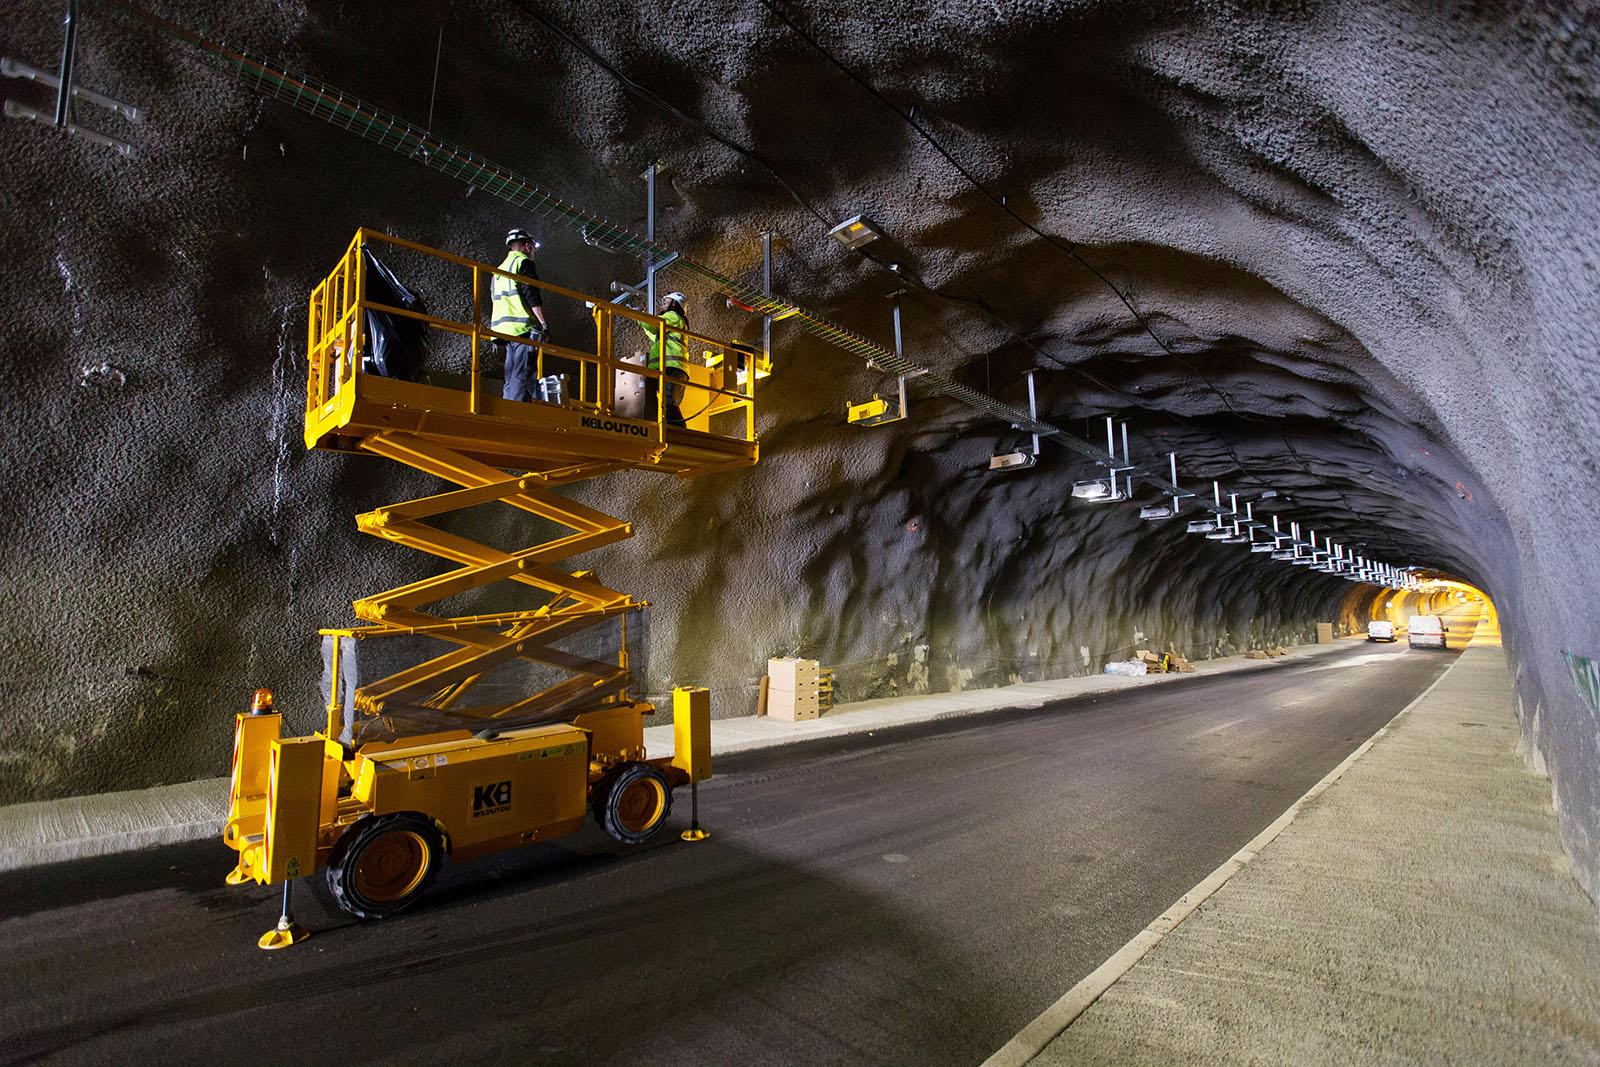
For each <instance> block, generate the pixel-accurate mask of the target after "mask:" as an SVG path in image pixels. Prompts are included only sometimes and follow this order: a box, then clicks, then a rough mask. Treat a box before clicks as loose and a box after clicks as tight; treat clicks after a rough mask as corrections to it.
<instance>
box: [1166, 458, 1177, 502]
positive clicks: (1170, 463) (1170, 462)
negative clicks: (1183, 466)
mask: <svg viewBox="0 0 1600 1067" xmlns="http://www.w3.org/2000/svg"><path fill="white" fill-rule="evenodd" d="M1167 464H1168V466H1169V468H1170V469H1171V472H1172V488H1173V489H1174V490H1176V489H1177V488H1178V454H1177V453H1176V452H1168V453H1167ZM1179 499H1180V498H1179V497H1178V494H1177V493H1176V492H1174V493H1173V494H1172V514H1173V515H1174V516H1176V515H1177V514H1178V503H1179Z"/></svg>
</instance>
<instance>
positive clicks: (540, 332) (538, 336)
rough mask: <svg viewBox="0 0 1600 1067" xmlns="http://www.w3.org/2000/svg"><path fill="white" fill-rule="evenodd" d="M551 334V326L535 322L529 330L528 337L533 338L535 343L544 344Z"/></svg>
mask: <svg viewBox="0 0 1600 1067" xmlns="http://www.w3.org/2000/svg"><path fill="white" fill-rule="evenodd" d="M549 336H550V327H548V326H546V325H544V324H543V323H539V322H536V323H534V324H533V328H532V329H530V330H529V331H528V337H529V338H530V339H532V340H533V342H534V343H535V344H542V343H543V342H544V341H545V340H546V339H547V338H549Z"/></svg>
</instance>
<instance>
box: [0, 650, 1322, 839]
mask: <svg viewBox="0 0 1600 1067" xmlns="http://www.w3.org/2000/svg"><path fill="white" fill-rule="evenodd" d="M1349 644H1350V642H1349V641H1348V640H1345V641H1340V642H1338V643H1336V644H1334V645H1331V646H1328V645H1324V646H1320V647H1319V646H1317V645H1302V646H1299V647H1297V648H1295V649H1292V650H1291V651H1290V652H1289V654H1288V655H1287V656H1284V657H1280V658H1278V659H1274V660H1265V661H1263V660H1253V659H1248V658H1246V657H1244V656H1229V657H1226V658H1223V659H1214V660H1202V661H1200V662H1198V663H1196V664H1195V673H1194V674H1167V675H1161V674H1157V675H1147V676H1145V677H1142V678H1126V677H1119V676H1115V675H1091V676H1088V677H1083V678H1065V679H1060V680H1057V681H1047V682H1029V683H1023V684H1020V685H1008V686H1004V687H1002V688H998V689H972V690H967V691H966V692H961V693H933V694H929V695H925V696H910V697H891V698H888V699H882V700H865V701H861V702H859V703H854V704H841V705H839V706H838V707H836V708H834V709H833V710H832V711H831V712H829V713H828V714H827V715H825V716H823V717H822V718H820V719H813V720H810V721H807V722H784V721H781V720H777V719H772V718H767V717H761V718H757V717H756V716H753V715H752V716H744V717H738V718H729V719H713V720H712V722H711V751H712V753H713V757H715V756H716V755H728V754H730V753H734V752H744V751H748V750H751V749H757V748H767V747H770V746H773V745H787V744H794V743H797V742H801V741H812V740H817V739H820V738H826V737H841V736H844V735H847V734H854V733H870V732H872V731H874V730H881V729H886V728H888V727H892V726H905V725H909V724H912V723H921V722H929V721H932V720H935V719H944V718H951V717H955V716H962V715H975V714H981V713H985V712H994V711H1003V710H1006V709H1011V708H1035V707H1039V706H1040V705H1042V704H1046V703H1049V702H1050V701H1054V700H1064V699H1066V698H1068V697H1079V696H1092V695H1094V694H1096V693H1108V692H1115V691H1118V690H1122V689H1129V688H1133V687H1136V686H1140V685H1162V684H1167V683H1171V682H1174V681H1178V680H1180V679H1183V678H1193V677H1196V676H1205V675H1215V674H1229V673H1234V672H1237V671H1246V670H1272V669H1274V668H1275V667H1276V666H1278V665H1279V664H1283V663H1294V662H1302V661H1304V660H1305V659H1306V658H1307V657H1310V656H1320V655H1325V654H1328V653H1330V652H1333V651H1335V650H1337V649H1339V648H1341V647H1345V648H1348V647H1349ZM645 747H646V750H647V751H648V752H649V753H650V754H651V755H652V756H663V755H670V754H671V753H672V750H673V737H672V725H671V722H670V721H668V722H667V723H666V724H665V725H662V726H652V727H649V728H648V729H646V730H645ZM227 811H228V779H227V778H205V779H201V780H199V781H194V782H182V783H179V784H177V785H169V786H158V787H155V788H152V789H137V790H130V791H128V792H121V793H98V794H94V795H90V796H79V797H68V798H65V799H63V800H51V801H40V802H37V803H31V804H13V805H10V806H8V807H0V871H7V870H17V869H20V868H23V867H34V866H38V865H40V864H45V863H59V862H63V861H66V860H74V859H83V858H86V857H89V856H104V855H109V854H111V853H116V852H129V851H133V850H135V849H141V848H150V847H153V846H156V845H169V844H175V843H178V842H182V841H194V840H198V839H200V838H203V837H211V836H214V835H220V834H221V833H222V823H223V821H224V819H226V817H227Z"/></svg>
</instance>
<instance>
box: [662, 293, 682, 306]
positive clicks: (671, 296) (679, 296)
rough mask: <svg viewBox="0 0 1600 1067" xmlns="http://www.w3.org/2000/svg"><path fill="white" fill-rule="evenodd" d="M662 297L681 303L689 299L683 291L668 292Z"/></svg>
mask: <svg viewBox="0 0 1600 1067" xmlns="http://www.w3.org/2000/svg"><path fill="white" fill-rule="evenodd" d="M661 299H662V300H670V301H672V302H673V303H674V304H681V303H683V302H684V301H685V300H687V299H689V298H688V297H686V296H684V295H683V294H682V293H668V294H667V295H666V296H663V297H662V298H661Z"/></svg>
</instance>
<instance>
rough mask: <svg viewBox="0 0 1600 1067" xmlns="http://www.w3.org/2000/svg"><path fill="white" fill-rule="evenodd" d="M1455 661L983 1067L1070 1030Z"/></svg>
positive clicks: (1032, 1050) (1000, 1066)
mask: <svg viewBox="0 0 1600 1067" xmlns="http://www.w3.org/2000/svg"><path fill="white" fill-rule="evenodd" d="M1460 662H1461V660H1460V658H1459V657H1457V659H1456V661H1455V663H1452V664H1450V666H1448V667H1446V668H1445V669H1444V671H1443V672H1442V673H1441V674H1440V675H1439V677H1437V678H1435V679H1434V680H1433V684H1432V685H1430V686H1428V688H1426V689H1424V690H1423V691H1422V692H1421V693H1420V694H1419V695H1418V696H1417V698H1416V699H1415V700H1413V701H1412V702H1411V703H1409V704H1407V705H1406V706H1405V707H1403V708H1401V709H1400V710H1399V711H1397V712H1395V714H1394V718H1392V719H1390V720H1389V721H1388V722H1386V723H1384V724H1383V725H1382V726H1380V727H1378V729H1377V731H1376V732H1375V733H1374V734H1373V735H1372V736H1371V737H1369V738H1367V739H1366V740H1365V741H1363V742H1361V744H1360V745H1359V746H1358V747H1357V748H1356V750H1355V751H1354V752H1352V753H1350V755H1348V756H1346V757H1345V758H1344V760H1343V761H1342V762H1341V763H1340V764H1339V765H1338V766H1337V767H1335V768H1334V769H1333V770H1331V771H1329V772H1328V773H1327V774H1326V775H1324V776H1323V778H1322V780H1321V781H1320V782H1318V783H1317V784H1316V785H1314V786H1312V787H1311V788H1310V789H1308V790H1306V791H1305V794H1304V795H1302V796H1301V797H1300V799H1299V800H1296V801H1295V802H1294V803H1293V804H1290V805H1289V807H1288V809H1287V810H1286V811H1284V813H1283V814H1282V815H1279V816H1278V817H1277V818H1276V819H1274V820H1273V821H1272V824H1271V825H1270V826H1268V827H1267V828H1266V829H1265V830H1262V831H1261V832H1260V833H1259V834H1257V835H1256V836H1255V837H1253V838H1251V839H1250V841H1249V843H1248V844H1246V845H1245V846H1244V847H1243V848H1241V849H1240V850H1239V851H1238V852H1235V853H1234V854H1233V855H1232V856H1230V857H1229V858H1228V859H1226V860H1224V861H1223V863H1222V866H1220V867H1218V868H1217V869H1216V870H1214V871H1212V872H1211V873H1210V874H1208V875H1206V876H1205V878H1204V879H1202V880H1201V881H1200V884H1198V885H1196V886H1195V887H1194V888H1193V889H1191V890H1189V891H1188V892H1187V893H1185V894H1184V895H1183V896H1181V897H1179V898H1178V901H1177V903H1175V904H1173V905H1172V907H1170V908H1168V909H1167V910H1166V911H1164V912H1162V913H1161V914H1160V915H1158V916H1156V918H1155V919H1154V920H1153V921H1152V922H1151V923H1150V925H1149V926H1146V927H1145V928H1144V929H1143V930H1141V931H1139V932H1138V933H1137V934H1135V935H1134V936H1133V939H1132V940H1131V941H1129V942H1128V943H1127V944H1126V945H1123V946H1122V947H1121V948H1119V949H1118V950H1117V951H1116V952H1115V953H1114V954H1113V955H1112V957H1111V958H1110V959H1108V960H1106V961H1105V962H1104V963H1102V964H1101V965H1100V966H1098V967H1096V968H1095V969H1094V970H1093V971H1091V972H1090V973H1089V974H1088V975H1087V976H1086V977H1084V978H1083V980H1081V981H1080V982H1079V983H1078V984H1077V985H1075V986H1073V987H1072V988H1071V989H1069V990H1067V991H1066V993H1065V994H1063V995H1062V996H1061V998H1060V999H1059V1000H1057V1001H1056V1002H1055V1003H1054V1004H1052V1005H1050V1006H1049V1007H1048V1008H1046V1009H1045V1010H1044V1011H1043V1012H1041V1013H1040V1014H1039V1017H1038V1018H1037V1019H1034V1020H1033V1022H1031V1023H1029V1024H1028V1025H1027V1026H1025V1027H1023V1028H1022V1029H1021V1030H1020V1031H1019V1032H1018V1033H1017V1036H1015V1037H1013V1038H1012V1039H1011V1040H1010V1041H1007V1042H1006V1043H1005V1044H1004V1045H1002V1046H1001V1047H1000V1049H999V1050H998V1051H997V1052H995V1054H994V1055H992V1056H990V1057H989V1058H988V1059H986V1060H984V1061H983V1067H1020V1065H1021V1064H1025V1063H1027V1062H1029V1061H1030V1060H1032V1059H1033V1058H1034V1057H1035V1056H1037V1055H1039V1053H1041V1052H1043V1051H1044V1049H1045V1046H1047V1045H1049V1044H1050V1042H1052V1041H1054V1040H1055V1039H1056V1038H1058V1037H1060V1036H1061V1035H1062V1034H1063V1033H1065V1032H1066V1029H1067V1027H1069V1026H1071V1025H1072V1024H1073V1023H1074V1022H1076V1021H1077V1019H1078V1016H1080V1015H1082V1014H1083V1013H1084V1012H1086V1011H1088V1010H1089V1006H1090V1005H1092V1004H1093V1003H1094V1002H1095V1001H1097V1000H1099V999H1100V997H1101V995H1102V994H1104V993H1105V991H1106V990H1108V989H1110V988H1111V987H1112V986H1113V985H1116V983H1117V981H1118V979H1120V978H1121V977H1122V976H1123V975H1125V974H1127V973H1128V972H1129V971H1131V970H1132V969H1133V965H1134V964H1135V963H1138V962H1139V960H1140V959H1141V958H1142V957H1143V956H1144V954H1145V953H1147V952H1149V951H1150V950H1151V949H1153V948H1155V947H1156V945H1158V944H1160V943H1161V939H1162V938H1164V937H1166V936H1167V935H1168V934H1170V933H1171V932H1172V931H1173V930H1175V929H1177V928H1178V926H1179V924H1181V923H1182V922H1183V920H1185V919H1187V918H1188V917H1189V916H1190V915H1192V914H1194V912H1195V909H1196V908H1198V907H1200V905H1201V904H1204V903H1205V902H1206V900H1208V899H1209V898H1210V897H1211V895H1212V894H1213V893H1215V892H1216V891H1217V890H1219V889H1221V888H1222V887H1223V886H1224V885H1226V884H1227V882H1228V880H1229V879H1230V878H1232V877H1233V876H1234V875H1236V874H1238V873H1239V872H1240V871H1242V870H1244V868H1245V865H1246V864H1248V863H1249V862H1250V861H1251V860H1253V859H1255V858H1256V856H1257V855H1258V854H1259V853H1260V852H1261V850H1262V849H1264V848H1266V847H1267V846H1268V845H1269V844H1271V843H1272V841H1273V839H1274V838H1276V837H1277V836H1278V835H1279V834H1281V833H1283V831H1284V829H1285V828H1286V827H1288V825H1289V824H1290V823H1292V822H1294V820H1295V816H1297V815H1299V814H1300V809H1301V808H1302V807H1304V806H1305V805H1306V804H1307V803H1308V802H1309V801H1312V800H1315V799H1316V798H1317V797H1318V796H1320V795H1321V794H1322V793H1323V791H1324V790H1326V789H1327V788H1328V787H1329V786H1330V785H1332V784H1333V783H1334V782H1337V781H1338V780H1339V779H1340V778H1341V777H1343V776H1344V772H1345V771H1348V770H1349V769H1350V767H1351V766H1352V765H1353V764H1354V763H1355V762H1356V760H1358V759H1360V758H1361V757H1362V756H1364V755H1366V753H1367V750H1368V749H1369V748H1371V747H1372V746H1373V744H1374V743H1375V742H1376V741H1377V740H1378V739H1379V738H1380V737H1382V736H1383V735H1384V734H1386V733H1388V732H1389V730H1390V728H1391V727H1393V726H1394V724H1395V723H1397V722H1399V721H1400V717H1401V716H1403V715H1404V714H1405V713H1406V712H1408V711H1410V710H1411V709H1412V708H1414V707H1416V706H1417V705H1418V704H1420V703H1422V702H1423V701H1424V700H1426V699H1427V698H1428V696H1429V694H1431V693H1432V692H1433V691H1434V690H1435V689H1437V688H1439V686H1440V685H1441V684H1442V683H1443V682H1444V680H1445V679H1446V678H1448V677H1449V676H1450V672H1451V671H1453V670H1454V669H1455V667H1456V664H1457V663H1460Z"/></svg>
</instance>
